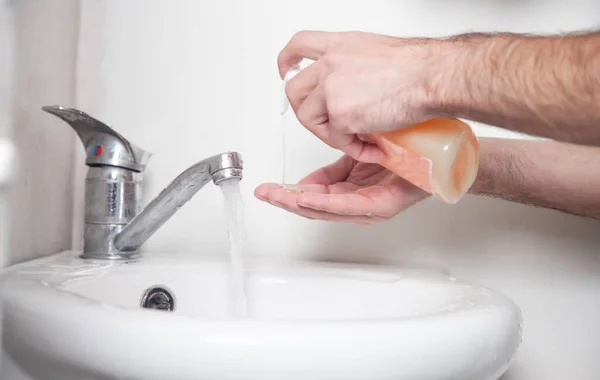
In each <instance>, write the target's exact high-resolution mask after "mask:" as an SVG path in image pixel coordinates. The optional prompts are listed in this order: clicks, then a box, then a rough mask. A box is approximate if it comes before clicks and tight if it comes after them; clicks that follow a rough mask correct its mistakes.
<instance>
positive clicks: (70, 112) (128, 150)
mask: <svg viewBox="0 0 600 380" xmlns="http://www.w3.org/2000/svg"><path fill="white" fill-rule="evenodd" d="M42 110H44V111H46V112H48V113H50V114H52V115H54V116H57V117H59V118H61V119H62V120H64V121H65V122H66V123H67V124H69V125H70V126H71V127H72V128H73V129H74V130H75V132H77V135H78V136H79V139H80V140H81V142H82V143H83V147H84V148H85V152H86V156H87V159H86V161H85V163H86V165H88V166H117V167H122V168H126V169H130V170H133V171H136V172H142V171H144V169H145V168H146V163H147V162H148V159H149V158H150V156H151V155H152V154H151V153H149V152H146V151H144V150H142V149H140V148H138V147H136V146H135V145H133V144H131V143H130V142H129V141H127V139H125V138H124V137H123V136H121V135H120V134H119V133H117V132H116V131H115V130H114V129H112V128H111V127H109V126H108V125H106V124H104V123H102V122H101V121H98V120H96V119H94V118H93V117H91V116H90V115H88V114H86V113H84V112H81V111H79V110H76V109H73V108H66V107H62V106H45V107H42Z"/></svg>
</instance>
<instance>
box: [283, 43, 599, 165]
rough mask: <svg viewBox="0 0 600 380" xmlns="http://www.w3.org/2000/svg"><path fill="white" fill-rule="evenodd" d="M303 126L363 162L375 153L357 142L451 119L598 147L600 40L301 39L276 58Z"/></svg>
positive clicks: (374, 159)
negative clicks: (296, 69)
mask: <svg viewBox="0 0 600 380" xmlns="http://www.w3.org/2000/svg"><path fill="white" fill-rule="evenodd" d="M303 58H308V59H311V60H314V61H315V63H313V64H312V65H310V66H309V67H308V68H306V69H304V70H303V71H302V72H300V74H298V75H297V76H296V77H294V78H293V79H292V80H290V81H289V82H288V87H287V94H288V97H289V98H290V103H291V104H292V107H293V109H294V111H295V112H296V115H297V116H298V119H299V120H300V122H301V123H302V124H303V125H304V126H305V127H306V128H308V129H309V130H310V131H311V132H312V133H314V134H315V135H316V136H317V137H319V138H320V139H321V140H323V141H325V142H326V143H327V144H329V145H330V146H332V147H334V148H337V149H340V150H342V151H344V152H345V153H346V154H348V155H349V156H351V157H353V158H355V159H358V160H359V161H362V162H378V159H379V158H380V157H381V156H380V155H381V151H380V150H379V149H377V148H376V147H375V146H374V145H371V144H366V143H365V142H364V141H363V140H361V139H360V138H359V137H358V136H359V135H360V134H369V133H372V132H383V131H389V130H393V129H397V128H401V127H404V126H408V125H412V124H415V123H418V122H422V121H425V120H428V119H431V118H434V117H455V118H462V119H467V120H473V121H478V122H482V123H485V124H490V125H495V126H498V127H501V128H506V129H512V130H515V131H518V132H525V133H528V134H531V135H536V136H543V137H549V138H552V139H556V140H561V141H567V142H575V143H579V144H585V145H596V146H600V128H599V127H598V125H600V76H599V75H598V72H599V70H600V32H597V33H589V34H576V35H568V36H548V37H545V36H541V37H530V36H521V35H515V34H495V35H485V34H472V35H462V36H456V37H454V38H448V39H441V40H440V39H423V38H422V39H417V38H394V37H388V36H382V35H376V34H368V33H358V32H349V33H326V32H300V33H298V34H296V35H295V36H294V37H293V38H292V40H291V41H290V42H289V43H288V44H287V45H286V46H285V47H284V49H283V50H282V51H281V53H280V55H279V60H278V64H279V71H280V74H281V76H282V78H283V77H284V75H285V73H286V72H287V71H288V70H289V69H290V68H291V67H292V66H293V65H295V64H297V63H298V62H300V61H301V60H302V59H303Z"/></svg>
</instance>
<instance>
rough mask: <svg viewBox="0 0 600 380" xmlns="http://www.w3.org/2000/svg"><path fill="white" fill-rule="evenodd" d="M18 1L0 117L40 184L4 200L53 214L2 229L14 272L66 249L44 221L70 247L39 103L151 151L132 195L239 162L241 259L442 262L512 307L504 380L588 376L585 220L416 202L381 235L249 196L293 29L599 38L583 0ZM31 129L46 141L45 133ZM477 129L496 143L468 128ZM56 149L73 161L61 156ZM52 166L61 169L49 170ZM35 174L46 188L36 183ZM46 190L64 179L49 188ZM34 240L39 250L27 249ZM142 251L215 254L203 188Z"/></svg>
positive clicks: (593, 295)
mask: <svg viewBox="0 0 600 380" xmlns="http://www.w3.org/2000/svg"><path fill="white" fill-rule="evenodd" d="M18 3H21V4H19V5H18V6H17V7H19V8H20V9H21V12H25V13H24V14H26V15H29V16H30V17H29V18H24V19H22V20H21V22H27V20H31V17H32V16H36V17H37V18H36V19H35V21H36V22H35V23H33V22H31V23H30V24H27V30H22V31H21V32H22V33H21V35H25V36H26V37H28V38H29V40H28V41H29V45H27V44H21V45H20V46H19V48H18V51H17V56H18V57H23V58H22V61H21V65H22V66H23V67H22V68H21V70H27V71H26V74H27V73H29V75H25V76H24V77H23V78H29V80H30V82H26V84H25V85H24V84H21V85H19V86H17V87H18V88H17V91H21V94H23V91H29V92H28V95H29V96H27V97H25V96H23V98H21V102H20V103H19V104H20V105H21V109H19V110H18V112H24V113H22V115H24V116H23V117H21V118H19V113H18V112H17V114H16V116H17V118H16V119H17V120H16V122H15V128H16V129H17V130H21V132H20V133H21V135H20V136H19V134H18V133H17V134H16V135H17V136H16V140H17V142H18V143H19V144H20V145H21V146H24V147H26V148H27V149H30V150H29V151H27V152H21V153H22V154H27V155H31V154H34V153H31V152H32V150H33V151H34V152H35V154H43V155H44V157H46V159H44V160H41V162H40V160H34V159H32V158H31V156H29V159H27V160H25V161H26V165H25V167H24V168H23V173H22V174H21V175H22V178H21V182H20V186H21V187H20V188H21V189H23V191H28V190H27V189H29V187H26V186H25V185H24V182H25V181H28V183H31V182H32V181H34V182H35V183H37V184H38V185H39V186H38V188H37V190H35V191H33V190H32V192H30V193H27V197H26V198H25V195H22V196H21V198H19V197H17V203H16V207H22V209H23V210H24V211H25V212H26V213H29V214H27V215H36V214H34V213H33V212H34V211H35V209H40V208H43V207H54V209H53V210H55V212H53V213H51V216H50V215H48V214H44V215H43V216H39V215H38V216H37V218H35V220H33V219H34V218H33V217H31V218H30V219H26V218H21V219H20V220H18V221H17V223H16V225H15V228H17V229H18V231H17V233H16V237H17V240H16V243H15V244H14V246H15V248H14V249H13V251H11V257H10V259H11V261H12V262H14V261H20V260H23V259H24V258H26V257H31V256H32V255H33V253H32V252H33V250H34V249H37V250H38V251H37V252H36V253H35V254H36V255H38V254H43V253H51V252H54V251H56V250H58V249H54V248H59V247H63V248H67V247H68V246H69V245H70V243H71V242H70V239H71V233H70V231H69V232H65V231H62V230H60V231H57V230H56V229H57V227H56V225H55V224H53V222H55V221H56V220H57V218H59V219H60V220H62V221H65V222H69V223H70V221H71V220H72V219H74V232H73V234H72V238H73V241H74V244H75V246H76V247H79V246H80V244H81V239H80V237H81V231H82V230H81V208H82V195H83V192H82V190H83V177H84V175H85V168H84V166H83V157H82V153H83V151H82V149H81V147H79V146H78V145H74V144H75V143H74V141H75V139H74V138H73V134H72V133H71V132H70V131H69V130H68V127H67V126H66V124H65V125H61V122H54V121H50V120H49V119H48V118H47V117H43V116H40V115H39V112H37V111H35V110H37V109H39V107H40V106H42V105H44V104H46V103H61V102H62V103H66V104H64V105H71V106H75V107H78V108H80V109H82V110H84V111H86V112H88V113H90V114H92V115H93V116H95V117H97V118H99V119H101V120H103V121H105V122H107V123H108V124H110V125H112V126H113V127H115V128H116V129H117V130H118V131H119V132H120V133H122V134H123V135H124V136H125V137H127V138H128V139H130V140H131V141H132V142H134V143H135V144H136V145H138V146H140V147H142V148H144V149H147V150H149V151H152V152H153V153H154V157H153V158H152V159H151V161H150V163H149V166H148V170H147V173H146V180H147V182H146V184H147V186H146V187H145V191H146V195H147V197H146V200H147V201H148V200H150V199H151V198H152V197H154V196H155V195H156V194H157V193H158V192H159V191H160V190H161V189H162V188H163V187H164V186H166V184H167V183H168V182H169V181H170V180H171V179H173V178H174V177H175V176H176V175H177V174H179V172H181V171H182V170H184V169H185V168H186V167H188V166H189V165H190V164H192V163H193V162H195V161H198V160H200V159H203V158H205V157H208V156H210V155H213V154H216V153H220V152H223V151H227V150H237V151H239V152H241V153H242V154H243V156H244V159H245V165H246V168H245V173H244V174H245V179H244V181H243V183H242V187H243V192H244V197H245V200H246V206H247V224H248V235H249V240H250V241H249V249H250V251H251V253H252V254H256V255H274V256H278V257H296V258H309V259H319V260H326V259H329V260H346V261H348V260H352V261H365V262H378V263H397V264H402V265H429V266H435V267H441V268H446V269H448V270H450V271H451V272H452V273H453V274H455V275H457V276H460V277H463V278H466V279H468V280H471V281H474V282H478V283H482V284H484V285H486V286H489V287H492V288H494V289H496V290H499V291H502V292H504V293H505V294H507V295H509V296H510V297H512V298H513V299H514V300H515V301H516V302H517V304H518V305H519V306H520V307H521V308H522V310H523V312H524V318H525V326H524V328H525V330H524V332H525V335H524V342H523V346H522V348H521V350H520V351H519V354H518V357H517V359H516V361H515V362H514V364H513V366H512V367H511V369H510V370H509V372H508V374H507V375H506V376H505V380H539V379H545V380H563V379H582V380H584V379H596V378H598V376H600V361H598V359H597V358H598V356H599V355H600V324H599V321H600V252H599V251H600V223H598V222H597V221H590V220H585V219H582V218H577V217H573V216H568V215H564V214H561V213H558V212H554V211H549V210H541V209H535V208H533V207H528V206H523V205H517V204H511V203H508V202H504V201H501V200H494V199H487V198H477V197H467V198H466V199H465V200H464V201H461V202H460V203H459V204H458V205H455V206H447V205H443V204H441V203H440V202H438V201H436V200H433V199H431V200H428V201H426V202H423V203H422V204H419V205H417V206H416V207H414V208H412V209H410V210H408V211H406V212H404V213H402V214H400V215H399V216H398V217H397V218H395V219H394V220H393V221H391V222H389V223H386V224H383V225H379V226H375V227H369V228H360V227H355V226H351V225H341V224H328V223H321V222H313V221H308V220H304V219H301V218H299V217H297V216H294V215H289V214H286V213H285V212H283V211H280V210H278V209H275V208H273V207H271V206H269V205H266V204H262V203H260V202H259V201H257V200H255V199H254V198H253V197H252V192H253V189H254V187H255V186H256V185H258V184H259V183H261V182H264V181H279V180H280V169H281V144H280V127H279V116H278V114H277V107H278V91H279V88H280V80H279V77H278V75H277V70H276V57H277V53H278V52H279V50H280V49H281V47H282V46H283V45H284V44H285V42H287V40H288V39H289V37H290V36H291V35H292V34H293V33H294V32H295V31H297V30H301V29H323V30H363V31H371V32H379V33H385V34H392V35H398V36H442V35H449V34H455V33H460V32H467V31H514V32H540V33H553V32H560V31H571V30H576V29H582V28H591V27H597V26H598V25H599V24H600V3H598V2H597V1H595V0H587V1H584V0H582V1H558V0H545V1H543V0H540V1H534V0H453V1H449V0H369V1H341V0H340V1H323V0H321V1H317V0H310V1H309V0H304V1H296V2H291V1H244V0H220V1H216V0H215V1H149V0H135V1H134V0H128V1H116V0H115V1H105V2H101V1H94V0H89V1H84V2H81V4H80V3H79V2H77V1H56V2H53V4H60V6H59V5H55V6H54V7H50V6H47V5H41V4H48V3H45V2H33V1H27V0H23V1H19V2H18ZM33 4H35V5H33ZM56 7H59V8H60V7H62V10H61V11H60V12H59V11H56ZM27 12H29V13H27ZM52 12H55V13H52ZM69 25H71V26H69ZM19 28H24V25H23V24H21V25H19V26H18V27H17V29H19ZM51 36H54V38H52V37H51ZM59 36H62V38H63V39H62V41H61V43H60V44H59V45H61V46H54V45H52V44H53V43H54V44H58V43H57V42H56V37H59ZM34 40H35V41H37V42H41V43H42V45H39V44H33V43H32V42H31V41H34ZM44 43H45V45H44ZM63 45H64V46H63ZM61 49H63V50H61ZM23 50H27V54H25V52H24V51H23ZM31 54H33V56H31ZM34 58H35V60H34ZM45 65H46V67H48V66H47V65H53V66H50V67H52V68H53V71H54V73H55V76H52V79H50V76H49V75H47V72H46V71H44V70H43V69H42V67H44V66H45ZM46 70H50V69H46ZM36 73H38V75H37V76H36ZM40 73H41V74H40ZM61 75H63V76H61ZM19 78H21V76H19ZM31 78H33V79H31ZM22 80H24V79H22ZM42 103H44V104H42ZM23 110H25V111H23ZM36 112H37V113H36ZM32 120H35V122H33V121H32ZM26 128H29V129H27V130H29V131H30V132H28V133H26V132H25V131H24V130H25V129H26ZM44 128H56V129H53V131H55V132H53V134H52V135H51V136H48V135H44V132H43V130H44ZM61 128H62V129H61ZM476 130H477V132H478V133H480V134H481V135H490V134H496V135H498V134H499V135H502V136H507V137H510V136H511V135H509V134H507V133H505V132H503V131H498V130H492V129H488V128H484V127H480V126H477V128H476ZM54 133H56V134H54ZM44 136H46V137H44ZM288 138H289V140H288V141H290V142H289V144H288V147H289V152H288V156H289V158H290V160H291V165H290V166H291V175H290V176H291V177H292V179H299V178H300V177H302V176H303V175H304V174H306V173H308V172H309V171H311V170H313V169H316V168H318V167H320V166H322V165H324V164H327V163H329V162H330V161H332V160H334V159H336V158H337V157H338V155H339V153H338V152H335V151H333V150H331V149H329V148H328V147H326V146H324V145H323V144H322V143H320V142H319V141H318V140H316V138H314V137H313V136H312V135H310V134H309V133H308V132H306V131H305V130H303V129H302V128H301V127H299V126H298V125H296V124H294V125H293V126H292V127H291V128H290V133H289V136H288ZM40 139H46V140H43V142H47V141H51V142H54V143H56V144H60V146H61V147H63V148H64V149H62V148H61V149H58V148H57V147H56V144H54V145H53V144H51V145H48V144H42V143H40V144H37V145H35V146H34V147H33V148H32V141H38V140H40ZM48 139H49V140H48ZM54 139H55V140H54ZM292 141H293V142H292ZM76 144H79V143H78V142H76ZM69 147H70V149H71V150H70V152H71V153H70V154H73V152H74V154H75V156H76V159H75V160H71V156H67V153H65V152H67V151H68V149H69ZM22 150H23V149H22ZM61 154H62V155H61ZM50 157H52V158H53V159H54V157H56V159H57V160H58V162H59V163H61V164H57V165H52V160H51V159H50ZM40 165H41V167H42V168H43V169H40ZM69 165H72V168H73V169H74V171H73V172H72V171H71V170H68V169H69V168H68V166H69ZM49 170H53V171H55V172H56V176H58V178H51V177H52V176H48V175H46V174H45V173H47V172H48V171H49ZM40 171H42V172H41V173H40ZM590 175H594V173H590ZM55 181H59V182H60V183H69V185H68V186H66V187H65V188H57V187H55V186H56V185H55ZM72 184H74V185H75V189H74V190H73V187H72V186H71V185H72ZM17 185H19V184H17ZM50 189H54V190H53V191H52V192H51V191H50ZM71 191H74V192H75V202H74V204H71V200H72V196H71ZM51 202H52V205H55V206H50V203H51ZM55 202H56V203H55ZM72 207H73V208H74V212H73V213H71V208H72ZM63 210H67V212H65V211H63ZM32 235H33V236H32ZM53 239H54V240H53ZM57 239H58V240H57ZM48 242H50V243H56V244H55V245H53V246H50V245H48V244H49V243H48ZM44 244H47V245H46V252H43V251H44V249H38V248H39V247H41V246H42V247H43V245H44ZM24 247H25V248H24ZM145 249H146V250H164V251H170V252H173V254H174V255H177V252H180V251H193V252H197V253H198V254H199V255H203V254H218V255H225V254H227V241H226V232H225V225H224V220H223V215H222V200H221V196H220V193H219V190H218V189H217V188H215V187H214V186H207V187H206V188H205V189H203V190H202V191H201V192H200V193H199V194H198V195H197V196H196V198H194V199H193V200H192V201H191V203H190V204H188V205H187V206H186V207H184V208H183V209H182V210H181V211H180V212H179V213H178V214H177V215H175V216H174V217H173V219H172V220H170V221H169V222H168V223H167V224H166V225H165V226H164V227H163V228H162V229H161V230H159V231H158V232H157V233H156V235H155V236H154V237H153V238H152V239H151V240H150V241H149V242H148V243H147V245H146V247H145Z"/></svg>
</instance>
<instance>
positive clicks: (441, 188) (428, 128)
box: [373, 118, 479, 204]
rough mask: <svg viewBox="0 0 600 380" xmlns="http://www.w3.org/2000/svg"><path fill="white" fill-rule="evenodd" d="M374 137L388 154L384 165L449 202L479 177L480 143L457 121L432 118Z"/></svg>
mask: <svg viewBox="0 0 600 380" xmlns="http://www.w3.org/2000/svg"><path fill="white" fill-rule="evenodd" d="M373 138H374V140H375V142H376V144H377V145H378V146H379V147H380V148H381V149H382V150H383V152H384V153H385V156H384V158H383V159H382V161H381V162H380V164H381V165H382V166H384V167H385V168H386V169H388V170H390V171H392V172H394V173H396V174H398V175H399V176H401V177H402V178H404V179H406V180H407V181H409V182H411V183H412V184H414V185H415V186H418V187H420V188H421V189H423V190H425V191H427V192H428V193H430V194H433V195H434V196H436V197H437V198H439V199H441V200H443V201H444V202H446V203H451V204H453V203H456V202H458V201H459V200H460V199H461V198H462V197H463V196H464V195H465V194H466V193H467V191H468V190H469V189H470V188H471V186H472V185H473V182H474V181H475V178H476V177H477V171H478V169H479V142H478V140H477V137H476V136H475V134H474V133H473V131H472V130H471V127H470V126H469V125H468V124H466V123H464V122H462V121H460V120H458V119H449V118H436V119H431V120H428V121H426V122H423V123H420V124H416V125H413V126H411V127H408V128H402V129H398V130H395V131H392V132H386V133H377V134H373Z"/></svg>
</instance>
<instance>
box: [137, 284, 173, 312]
mask: <svg viewBox="0 0 600 380" xmlns="http://www.w3.org/2000/svg"><path fill="white" fill-rule="evenodd" d="M142 307H143V308H145V309H155V310H164V311H173V310H174V309H175V299H174V298H173V296H172V295H171V292H170V291H168V290H167V289H165V288H164V287H161V286H153V287H151V288H149V289H148V290H146V292H145V293H144V295H143V296H142Z"/></svg>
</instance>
